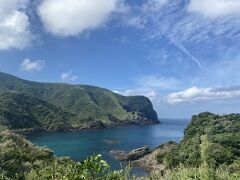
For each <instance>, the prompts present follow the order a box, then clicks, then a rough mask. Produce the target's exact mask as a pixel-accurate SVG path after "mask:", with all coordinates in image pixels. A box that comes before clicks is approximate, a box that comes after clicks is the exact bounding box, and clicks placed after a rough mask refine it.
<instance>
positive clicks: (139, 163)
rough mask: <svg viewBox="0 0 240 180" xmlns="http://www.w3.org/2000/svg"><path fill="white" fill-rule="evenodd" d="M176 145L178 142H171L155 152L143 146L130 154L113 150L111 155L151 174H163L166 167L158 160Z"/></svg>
mask: <svg viewBox="0 0 240 180" xmlns="http://www.w3.org/2000/svg"><path fill="white" fill-rule="evenodd" d="M176 145H177V143H176V142H173V141H169V142H167V143H165V144H162V145H160V146H159V147H157V148H155V149H154V150H150V148H149V147H148V146H143V147H141V148H137V149H134V150H132V151H130V152H126V151H121V150H112V151H111V152H110V153H111V154H112V156H113V157H114V158H115V159H117V160H119V161H128V162H130V164H131V165H132V166H134V167H141V168H144V169H145V170H147V171H149V172H151V173H156V172H158V173H159V172H160V173H161V172H162V171H164V170H165V165H164V164H162V163H159V162H158V158H159V157H161V155H164V154H165V153H167V152H169V151H170V150H171V149H172V148H173V147H175V146H176Z"/></svg>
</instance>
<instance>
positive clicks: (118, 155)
mask: <svg viewBox="0 0 240 180" xmlns="http://www.w3.org/2000/svg"><path fill="white" fill-rule="evenodd" d="M110 153H111V154H112V155H113V157H114V158H115V159H117V160H119V161H126V160H127V156H128V154H127V152H126V151H118V150H112V151H110Z"/></svg>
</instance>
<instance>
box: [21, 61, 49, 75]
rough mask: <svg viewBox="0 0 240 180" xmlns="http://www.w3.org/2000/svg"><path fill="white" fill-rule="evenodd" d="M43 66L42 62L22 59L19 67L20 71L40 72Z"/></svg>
mask: <svg viewBox="0 0 240 180" xmlns="http://www.w3.org/2000/svg"><path fill="white" fill-rule="evenodd" d="M44 66H45V63H44V61H42V60H30V59H24V60H23V62H22V63H21V65H20V69H21V70H22V71H28V72H36V71H41V70H42V69H43V68H44Z"/></svg>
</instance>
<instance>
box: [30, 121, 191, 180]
mask: <svg viewBox="0 0 240 180" xmlns="http://www.w3.org/2000/svg"><path fill="white" fill-rule="evenodd" d="M160 121H161V124H158V125H149V126H130V127H121V128H112V129H105V130H97V131H74V132H38V133H31V134H29V135H28V136H27V139H28V140H30V141H31V142H33V143H34V144H36V145H39V146H46V147H48V148H50V149H51V150H53V151H54V153H55V155H57V156H69V157H70V158H72V159H73V160H76V161H81V160H83V159H86V158H87V157H88V156H90V155H94V154H95V155H96V154H101V155H102V156H103V158H104V159H105V160H106V161H107V162H108V163H109V164H110V165H111V168H112V169H119V168H120V167H121V165H120V162H119V161H117V160H115V159H114V158H113V157H112V155H111V153H110V151H112V150H123V151H130V150H132V149H135V148H139V147H142V146H144V145H148V146H149V147H150V148H155V147H157V146H159V145H160V144H162V143H165V142H168V141H176V142H179V141H180V139H181V138H182V137H183V131H184V129H185V128H186V126H187V124H188V122H189V121H188V120H177V119H160ZM133 173H134V174H135V175H137V176H138V175H145V174H147V172H146V171H145V170H143V169H140V168H134V169H133Z"/></svg>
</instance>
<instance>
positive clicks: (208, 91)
mask: <svg viewBox="0 0 240 180" xmlns="http://www.w3.org/2000/svg"><path fill="white" fill-rule="evenodd" d="M239 97H240V86H233V87H231V86H230V87H222V88H198V87H191V88H189V89H186V90H184V91H180V92H176V93H171V94H169V95H168V96H167V101H168V103H170V104H177V103H182V102H198V101H214V100H226V99H232V98H239Z"/></svg>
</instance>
